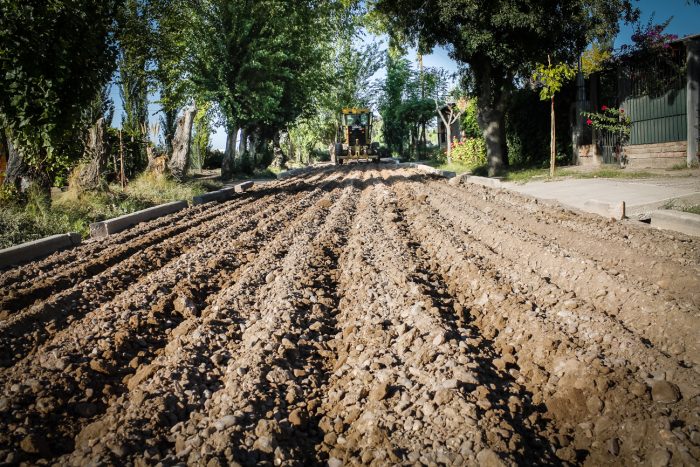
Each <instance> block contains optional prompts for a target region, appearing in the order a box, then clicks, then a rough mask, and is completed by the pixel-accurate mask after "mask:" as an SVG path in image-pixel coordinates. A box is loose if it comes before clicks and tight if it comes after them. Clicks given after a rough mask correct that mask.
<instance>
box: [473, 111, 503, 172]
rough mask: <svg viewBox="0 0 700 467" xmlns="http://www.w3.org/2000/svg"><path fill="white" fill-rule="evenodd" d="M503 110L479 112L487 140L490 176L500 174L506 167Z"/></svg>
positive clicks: (480, 123)
mask: <svg viewBox="0 0 700 467" xmlns="http://www.w3.org/2000/svg"><path fill="white" fill-rule="evenodd" d="M502 126H503V112H502V111H500V110H497V109H493V108H491V109H484V110H481V111H480V112H479V127H480V128H481V131H482V133H483V135H484V140H485V142H486V158H487V162H488V166H489V177H494V176H496V175H500V174H501V172H502V171H503V169H504V168H505V162H504V161H505V157H504V151H503V146H504V144H503V143H504V141H503V133H504V131H503V128H502Z"/></svg>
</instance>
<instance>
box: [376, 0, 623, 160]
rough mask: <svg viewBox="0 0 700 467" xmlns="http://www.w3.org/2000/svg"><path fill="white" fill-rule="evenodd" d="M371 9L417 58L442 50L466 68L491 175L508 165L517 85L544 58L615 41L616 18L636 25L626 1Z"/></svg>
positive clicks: (412, 4) (458, 0) (410, 0)
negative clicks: (506, 123)
mask: <svg viewBox="0 0 700 467" xmlns="http://www.w3.org/2000/svg"><path fill="white" fill-rule="evenodd" d="M372 7H373V8H374V10H375V11H376V12H378V13H379V14H381V15H384V16H385V17H386V22H388V23H389V24H391V25H392V27H393V28H396V29H397V30H398V31H399V32H400V33H401V34H403V35H404V37H406V38H407V39H408V40H410V41H413V42H414V43H417V44H418V47H419V50H421V51H429V50H431V49H432V48H433V47H434V46H436V45H442V46H447V47H448V48H449V50H450V55H451V56H452V57H453V58H454V59H455V60H457V61H458V62H460V63H463V64H467V65H468V68H466V70H467V72H468V73H470V74H471V76H472V79H473V84H474V90H475V93H476V95H477V97H478V106H479V120H480V127H481V128H482V130H483V132H484V137H485V138H486V141H487V148H488V156H489V157H488V160H489V168H490V172H492V173H495V172H497V171H499V170H501V168H502V167H503V166H504V165H505V164H506V163H507V159H506V155H505V154H504V137H503V109H504V106H505V100H506V99H507V93H508V91H509V89H511V88H512V87H513V86H514V82H515V80H516V78H518V77H526V76H530V75H531V72H532V70H533V68H534V66H535V64H536V63H538V62H540V63H541V62H544V61H545V59H546V58H547V55H548V54H549V55H550V56H551V57H552V60H555V61H557V62H560V61H570V60H573V59H574V58H575V57H577V56H578V55H579V54H580V53H581V52H582V51H583V50H584V48H585V46H586V45H587V44H588V43H589V42H590V41H591V40H592V39H593V38H603V37H610V36H614V35H615V34H616V33H617V29H618V26H617V25H618V21H619V19H620V18H623V19H625V20H633V19H634V18H635V17H636V10H635V9H634V8H633V7H632V4H631V2H630V0H612V1H609V0H567V1H563V2H550V1H546V0H492V1H488V2H486V1H479V0H450V1H442V0H427V1H425V0H400V1H399V0H376V1H375V2H374V3H373V5H372Z"/></svg>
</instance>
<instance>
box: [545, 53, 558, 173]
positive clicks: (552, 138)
mask: <svg viewBox="0 0 700 467" xmlns="http://www.w3.org/2000/svg"><path fill="white" fill-rule="evenodd" d="M547 63H548V64H549V68H550V69H551V68H552V59H551V58H550V56H549V54H547ZM551 100H552V110H551V124H550V130H551V131H550V135H549V177H550V178H554V164H556V162H557V144H556V131H555V129H554V122H555V119H554V93H552V99H551Z"/></svg>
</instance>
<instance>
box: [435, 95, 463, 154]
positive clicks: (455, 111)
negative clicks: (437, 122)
mask: <svg viewBox="0 0 700 467" xmlns="http://www.w3.org/2000/svg"><path fill="white" fill-rule="evenodd" d="M466 108H467V101H466V99H464V98H462V99H460V100H458V101H457V102H447V103H444V104H443V103H440V101H438V100H437V99H435V110H436V111H437V114H438V115H439V116H440V119H441V120H442V123H443V124H444V125H445V134H446V136H447V163H448V164H451V163H452V125H453V124H454V123H455V122H456V121H458V120H459V118H460V117H461V116H462V113H463V112H464V110H465V109H466ZM443 109H444V110H443Z"/></svg>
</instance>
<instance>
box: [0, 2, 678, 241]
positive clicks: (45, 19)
mask: <svg viewBox="0 0 700 467" xmlns="http://www.w3.org/2000/svg"><path fill="white" fill-rule="evenodd" d="M443 3H444V2H443ZM443 3H440V2H428V7H426V5H425V2H423V1H422V0H421V1H418V0H410V1H405V0H401V1H397V0H375V1H372V2H361V1H356V0H350V1H348V0H314V1H309V2H279V1H277V0H260V1H258V2H254V4H251V3H250V2H247V1H243V0H197V1H190V0H77V1H62V0H58V1H53V2H48V3H47V2H44V3H42V4H41V5H39V6H36V5H34V4H33V3H31V2H29V3H28V2H24V1H20V0H7V1H5V2H3V3H2V15H0V18H1V19H0V47H1V49H2V50H3V51H4V52H5V53H4V57H5V58H6V59H4V60H2V61H1V62H0V162H1V163H0V172H2V173H0V180H1V183H2V196H1V197H0V216H2V219H3V221H2V222H3V224H2V226H3V231H2V233H1V234H0V236H2V238H3V240H2V244H3V245H8V244H11V243H16V242H19V241H24V240H26V239H32V238H36V237H39V236H42V235H46V234H49V233H54V232H57V231H61V232H63V231H65V230H77V231H80V232H82V233H86V232H87V228H86V226H87V225H88V224H89V223H90V222H92V221H94V220H96V219H100V218H106V217H112V216H115V215H120V214H123V213H125V212H130V211H133V210H136V209H140V208H143V207H145V206H149V205H152V204H156V203H159V202H163V201H167V200H170V199H173V198H178V199H187V198H190V197H191V196H193V195H194V194H197V193H199V192H200V191H202V190H205V189H208V188H209V187H208V185H207V183H208V182H201V180H200V179H201V174H202V173H204V172H205V171H206V173H207V174H208V175H209V176H211V174H212V172H211V171H212V170H216V171H220V172H217V174H218V173H220V180H236V179H241V178H272V177H274V176H275V174H276V173H279V171H281V170H284V169H285V168H293V167H299V166H305V165H308V164H312V163H314V162H320V161H327V160H329V157H330V155H329V147H330V146H331V145H332V143H334V142H335V141H336V140H337V139H338V133H337V130H338V116H339V111H340V109H343V108H348V107H350V108H370V109H372V110H373V111H374V113H375V115H376V118H375V119H374V125H373V130H372V131H373V134H372V135H371V136H372V140H373V141H375V142H380V143H381V144H382V147H381V153H382V155H383V156H392V157H397V158H401V159H403V160H425V159H430V163H431V164H433V165H436V166H438V167H441V168H445V169H447V170H454V171H456V172H464V171H468V170H470V171H473V172H475V173H484V174H486V175H489V176H495V175H498V176H505V177H508V178H512V179H516V180H518V179H524V178H527V177H529V176H530V175H529V173H530V172H524V173H522V174H520V173H516V171H513V170H511V171H508V169H507V168H508V167H526V168H527V167H537V168H540V167H545V166H548V164H549V165H551V166H552V167H554V164H556V165H557V166H562V165H566V164H567V163H569V162H571V159H572V156H571V155H572V146H571V139H570V138H567V137H562V135H560V137H559V138H556V133H555V131H554V129H555V128H565V127H566V126H567V125H568V124H569V115H568V113H569V112H568V109H569V108H570V107H571V103H572V100H573V99H574V97H575V86H574V83H573V80H572V79H571V76H572V72H571V70H572V69H571V65H572V64H574V63H576V61H577V60H578V58H579V57H581V55H582V54H583V55H584V58H585V60H584V62H585V65H586V66H585V68H586V70H587V71H586V72H587V73H588V72H591V70H595V69H596V67H599V66H601V64H602V63H604V62H605V61H606V60H613V59H617V58H616V57H615V56H614V54H612V53H610V51H603V52H605V53H602V52H600V50H601V49H600V47H602V46H601V45H600V44H607V43H611V41H610V39H612V38H613V37H614V36H615V34H616V33H617V32H618V27H617V25H618V23H619V21H620V20H625V21H629V22H632V21H635V20H636V19H637V16H638V11H637V10H636V9H635V8H634V7H633V6H632V5H631V4H630V2H628V1H627V0H611V1H610V2H608V3H609V5H607V6H606V8H598V5H597V3H596V2H591V1H590V0H566V1H564V2H558V3H556V4H553V3H551V2H545V1H541V0H519V1H517V2H514V1H511V0H498V1H495V2H490V4H489V5H490V6H489V9H488V12H486V11H483V9H482V8H481V7H480V3H479V2H475V1H467V2H463V4H460V5H461V6H460V7H459V8H455V7H454V5H452V4H450V3H449V2H447V3H444V4H443ZM524 14H527V15H528V16H527V24H528V25H529V27H528V28H525V29H523V28H522V27H521V21H520V20H521V19H522V15H524ZM639 28H640V27H639V26H638V29H639ZM66 31H71V33H67V32H66ZM72 31H77V32H76V33H72ZM367 33H371V34H374V35H375V37H377V38H380V40H375V41H368V40H366V39H367V36H366V34H367ZM494 37H497V38H498V40H494V39H493V38H494ZM640 37H641V36H640ZM659 37H661V39H662V40H666V39H665V37H666V36H664V35H661V36H659ZM656 45H658V44H656ZM415 46H417V51H418V58H417V61H416V63H415V64H414V63H413V57H412V56H410V55H409V50H411V48H412V47H415ZM436 46H444V47H446V48H447V49H448V50H450V55H451V58H452V59H453V60H455V61H456V62H457V64H458V66H459V71H458V72H456V73H449V72H447V71H446V70H445V69H442V68H439V67H430V66H424V64H423V56H424V55H425V54H429V53H431V52H432V51H433V49H434V48H435V47H436ZM591 47H592V48H591ZM587 49H588V50H593V51H598V52H600V53H597V54H591V53H589V52H585V51H586V50H587ZM633 49H634V47H633ZM635 50H636V49H635ZM37 57H42V59H41V63H42V66H40V67H38V66H36V63H37ZM382 69H383V70H384V71H385V73H384V74H379V75H378V74H377V72H378V71H380V70H382ZM377 76H381V77H380V78H378V77H377ZM555 94H556V99H554V95H555ZM115 96H118V97H116V98H115ZM543 96H544V97H543ZM542 98H547V101H543V100H541V99H542ZM115 100H116V101H117V102H115ZM154 109H155V110H154ZM453 122H459V124H460V128H461V132H460V134H452V126H451V125H450V123H453ZM436 124H437V125H436ZM440 124H442V125H443V126H442V128H443V130H444V131H443V130H439V127H440ZM217 129H219V130H221V129H223V130H224V131H225V132H226V143H225V148H224V150H223V151H221V150H216V149H214V148H213V147H212V137H213V134H214V132H215V131H216V130H217ZM560 133H564V132H560ZM447 142H449V144H448V145H447V150H446V151H443V149H442V148H444V146H445V144H446V143H447ZM441 143H442V144H441ZM532 173H533V175H532V176H538V175H535V174H536V173H537V172H536V171H535V172H532ZM561 175H562V172H558V175H557V176H561ZM611 176H618V175H617V174H614V175H611ZM619 176H624V177H629V176H639V175H638V174H636V175H621V174H620V175H619ZM198 180H200V181H198ZM57 187H58V188H61V193H59V194H56V195H54V196H51V195H50V193H51V190H52V188H54V191H55V188H57Z"/></svg>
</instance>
